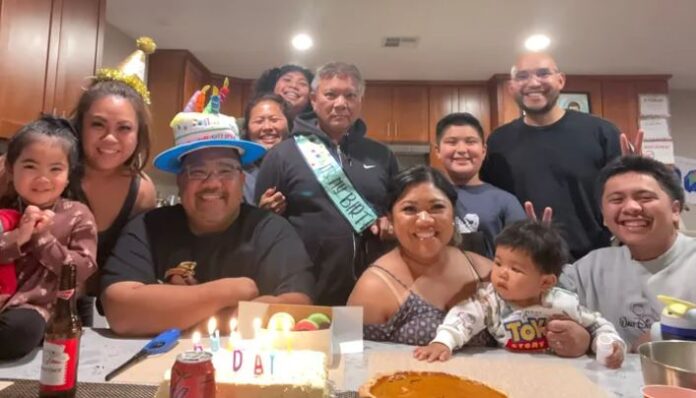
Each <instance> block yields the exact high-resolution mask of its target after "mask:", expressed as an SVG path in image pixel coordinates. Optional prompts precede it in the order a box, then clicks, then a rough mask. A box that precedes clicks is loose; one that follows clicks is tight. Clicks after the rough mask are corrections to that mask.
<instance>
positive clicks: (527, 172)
mask: <svg viewBox="0 0 696 398" xmlns="http://www.w3.org/2000/svg"><path fill="white" fill-rule="evenodd" d="M510 75H511V76H510V77H511V81H510V86H509V87H510V91H511V93H512V95H513V96H514V97H515V100H516V102H517V104H518V105H519V107H520V108H521V109H522V110H523V112H524V115H523V116H521V117H520V118H519V119H516V120H514V121H512V122H510V123H508V124H505V125H503V126H501V127H499V128H498V129H496V130H495V131H494V132H493V133H492V134H491V135H490V137H489V138H488V155H487V159H486V161H485V162H484V165H483V167H482V169H481V178H482V179H483V180H484V181H486V182H489V183H491V184H493V185H495V186H497V187H499V188H502V189H504V190H506V191H508V192H510V193H512V194H513V195H515V196H516V197H517V198H518V199H519V200H520V202H522V203H525V206H526V207H527V211H528V213H539V214H540V213H541V211H542V209H545V208H551V209H553V214H554V217H553V221H554V223H557V224H558V225H559V227H560V228H561V231H562V232H563V234H564V237H565V239H566V240H567V242H568V244H569V246H570V251H571V254H572V256H573V257H574V258H575V259H579V258H581V257H582V256H584V255H585V254H587V253H588V252H589V251H591V250H593V249H597V248H600V247H604V246H608V245H609V238H610V233H609V231H608V230H607V229H606V228H605V227H604V225H603V223H602V214H601V211H600V208H599V205H598V202H597V200H596V196H595V191H596V189H597V188H596V185H595V184H596V180H597V176H598V174H599V171H600V170H601V169H602V168H603V167H604V166H605V165H606V164H608V163H609V162H610V161H612V160H613V159H615V158H617V157H619V155H620V154H621V149H620V144H619V130H618V129H617V128H616V126H614V125H613V124H611V123H610V122H608V121H606V120H604V119H601V118H598V117H596V116H593V115H590V114H586V113H581V112H577V111H574V110H565V109H563V108H561V107H560V106H559V105H558V96H559V94H560V92H561V90H562V89H563V86H564V85H565V75H564V74H563V73H561V72H560V70H559V69H558V66H557V65H556V62H555V61H554V59H553V58H552V57H551V56H550V55H548V54H543V53H528V54H523V55H521V56H520V57H519V58H518V59H517V61H516V62H515V65H514V66H513V67H512V69H511V72H510ZM526 202H531V203H526ZM532 204H533V205H532ZM532 206H533V208H532Z"/></svg>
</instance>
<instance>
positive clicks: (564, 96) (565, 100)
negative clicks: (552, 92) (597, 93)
mask: <svg viewBox="0 0 696 398" xmlns="http://www.w3.org/2000/svg"><path fill="white" fill-rule="evenodd" d="M558 105H559V106H560V107H561V108H563V109H570V110H574V111H578V112H584V113H590V95H589V94H588V93H561V94H560V95H559V96H558Z"/></svg>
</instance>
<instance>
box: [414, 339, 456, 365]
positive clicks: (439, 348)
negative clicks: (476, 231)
mask: <svg viewBox="0 0 696 398" xmlns="http://www.w3.org/2000/svg"><path fill="white" fill-rule="evenodd" d="M413 357H414V358H416V359H417V360H419V361H428V362H433V361H446V360H448V359H450V357H452V351H451V350H450V349H449V347H447V346H446V345H444V344H442V343H430V344H428V345H427V346H425V347H418V348H416V349H415V350H414V351H413Z"/></svg>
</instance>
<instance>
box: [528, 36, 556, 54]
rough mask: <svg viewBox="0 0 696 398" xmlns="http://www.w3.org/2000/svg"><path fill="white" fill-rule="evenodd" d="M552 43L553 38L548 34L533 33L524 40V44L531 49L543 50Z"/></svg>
mask: <svg viewBox="0 0 696 398" xmlns="http://www.w3.org/2000/svg"><path fill="white" fill-rule="evenodd" d="M549 44H551V39H549V37H548V36H546V35H531V36H529V37H528V38H527V40H525V41H524V46H525V47H526V48H527V50H529V51H541V50H545V49H546V47H548V46H549Z"/></svg>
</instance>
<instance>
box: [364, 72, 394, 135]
mask: <svg viewBox="0 0 696 398" xmlns="http://www.w3.org/2000/svg"><path fill="white" fill-rule="evenodd" d="M392 92H393V90H392V87H389V86H372V85H370V84H369V83H368V84H367V87H366V88H365V96H364V97H363V101H362V119H363V121H364V122H365V123H366V124H367V135H368V136H369V137H370V138H372V139H375V140H377V141H381V142H388V141H390V134H389V133H390V131H391V117H392Z"/></svg>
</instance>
